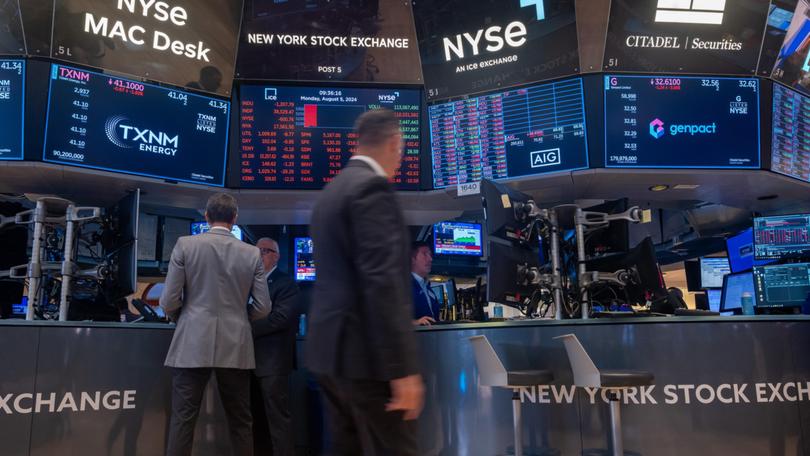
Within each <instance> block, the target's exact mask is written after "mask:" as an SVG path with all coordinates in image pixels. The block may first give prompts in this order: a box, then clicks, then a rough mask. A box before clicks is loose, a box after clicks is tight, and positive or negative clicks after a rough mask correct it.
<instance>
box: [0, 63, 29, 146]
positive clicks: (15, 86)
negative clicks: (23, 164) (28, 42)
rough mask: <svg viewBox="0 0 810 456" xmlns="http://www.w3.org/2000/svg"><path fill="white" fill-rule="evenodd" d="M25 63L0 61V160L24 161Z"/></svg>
mask: <svg viewBox="0 0 810 456" xmlns="http://www.w3.org/2000/svg"><path fill="white" fill-rule="evenodd" d="M24 104H25V61H24V60H10V59H0V119H2V122H0V160H22V159H23V136H24V133H23V113H24V112H25V109H24Z"/></svg>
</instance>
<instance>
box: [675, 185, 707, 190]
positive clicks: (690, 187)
mask: <svg viewBox="0 0 810 456" xmlns="http://www.w3.org/2000/svg"><path fill="white" fill-rule="evenodd" d="M698 187H700V185H696V184H678V185H675V186H673V187H672V189H673V190H694V189H696V188H698Z"/></svg>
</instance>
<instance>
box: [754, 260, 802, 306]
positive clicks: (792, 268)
mask: <svg viewBox="0 0 810 456" xmlns="http://www.w3.org/2000/svg"><path fill="white" fill-rule="evenodd" d="M754 290H755V291H756V293H755V295H754V296H755V297H756V303H757V304H756V305H757V307H758V308H774V307H777V308H778V307H801V305H802V304H804V302H805V301H806V300H807V296H808V294H810V263H794V264H779V265H771V266H757V267H755V268H754Z"/></svg>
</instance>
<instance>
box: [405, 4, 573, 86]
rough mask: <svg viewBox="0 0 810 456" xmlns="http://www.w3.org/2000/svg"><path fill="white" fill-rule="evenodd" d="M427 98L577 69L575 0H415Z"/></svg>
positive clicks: (545, 76)
mask: <svg viewBox="0 0 810 456" xmlns="http://www.w3.org/2000/svg"><path fill="white" fill-rule="evenodd" d="M414 16H415V17H416V27H417V28H416V33H417V36H418V37H419V52H420V54H421V56H422V71H423V72H424V77H425V91H426V94H427V98H428V100H439V99H446V98H451V97H455V96H458V95H468V94H473V93H479V92H485V91H488V90H492V89H496V88H503V87H509V86H514V85H519V84H525V83H530V82H536V81H542V80H544V79H552V78H556V77H559V76H564V75H570V74H575V73H577V72H578V70H579V52H578V48H577V27H576V14H575V12H574V0H503V1H494V0H473V1H467V0H416V1H414Z"/></svg>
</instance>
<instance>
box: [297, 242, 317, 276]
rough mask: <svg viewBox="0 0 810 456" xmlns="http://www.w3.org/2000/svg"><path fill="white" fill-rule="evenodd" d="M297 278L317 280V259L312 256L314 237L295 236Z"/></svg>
mask: <svg viewBox="0 0 810 456" xmlns="http://www.w3.org/2000/svg"><path fill="white" fill-rule="evenodd" d="M294 242H295V258H294V261H295V280H296V281H298V282H314V281H315V259H314V258H313V256H312V238H308V237H299V238H295V240H294Z"/></svg>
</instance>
